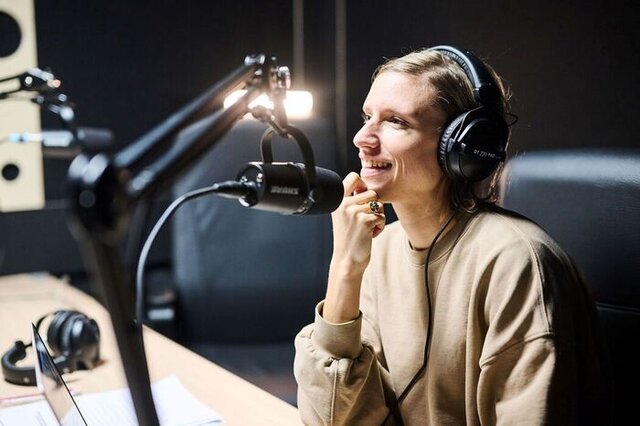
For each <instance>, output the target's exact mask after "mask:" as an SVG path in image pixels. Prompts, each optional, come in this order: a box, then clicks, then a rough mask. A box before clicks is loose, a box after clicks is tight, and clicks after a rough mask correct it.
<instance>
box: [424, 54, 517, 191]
mask: <svg viewBox="0 0 640 426" xmlns="http://www.w3.org/2000/svg"><path fill="white" fill-rule="evenodd" d="M428 50H434V51H437V52H440V53H442V54H443V55H446V56H448V57H449V58H451V59H453V60H454V61H455V62H456V63H457V64H458V65H459V66H460V67H461V68H462V69H463V70H464V72H465V74H466V75H467V77H468V79H469V81H470V82H471V85H472V87H473V97H474V99H475V101H476V107H474V108H472V109H471V110H468V111H465V112H463V113H462V114H460V115H459V116H457V117H455V118H454V119H453V120H452V121H451V122H450V123H449V124H448V125H447V126H446V127H445V129H444V131H443V132H442V135H441V137H440V142H439V145H438V163H439V164H440V167H441V168H442V170H443V172H444V173H445V175H446V176H447V177H449V178H450V179H453V180H456V181H471V182H475V181H479V180H482V179H485V178H487V177H489V176H490V175H491V174H492V173H493V172H494V171H495V170H496V168H497V167H498V165H499V164H500V163H501V162H503V161H504V159H505V157H506V154H505V150H506V146H507V141H508V139H509V131H508V127H509V126H508V125H507V123H506V121H505V119H504V117H503V116H502V115H501V114H500V113H499V112H498V111H500V106H501V105H500V104H501V102H502V96H501V92H500V87H499V86H498V84H497V82H496V81H495V79H494V78H493V76H492V75H491V73H490V72H489V69H488V68H487V66H486V65H485V64H484V62H482V60H480V59H479V58H478V57H477V56H475V55H474V54H473V53H472V52H471V51H469V50H462V49H457V48H455V47H452V46H444V45H443V46H435V47H432V48H429V49H428ZM512 124H513V123H512Z"/></svg>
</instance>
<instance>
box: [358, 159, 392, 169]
mask: <svg viewBox="0 0 640 426" xmlns="http://www.w3.org/2000/svg"><path fill="white" fill-rule="evenodd" d="M362 164H363V165H364V166H365V167H377V168H387V167H389V166H390V165H391V163H387V162H384V161H370V160H362Z"/></svg>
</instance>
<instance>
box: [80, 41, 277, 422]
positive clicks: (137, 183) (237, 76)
mask: <svg viewBox="0 0 640 426" xmlns="http://www.w3.org/2000/svg"><path fill="white" fill-rule="evenodd" d="M288 79H289V71H288V69H287V68H286V67H278V66H277V65H276V63H275V58H274V57H267V56H265V55H263V54H260V55H252V56H247V57H246V59H245V63H244V65H242V66H241V67H239V68H237V69H236V70H235V71H233V72H231V73H230V74H228V75H227V76H226V77H225V78H223V79H222V80H221V81H220V82H218V83H217V84H215V85H213V86H212V87H211V88H209V89H208V90H207V91H205V92H204V93H203V94H202V95H200V96H199V97H197V98H196V99H195V100H193V101H192V102H190V103H189V104H187V105H186V106H185V107H183V108H182V109H180V110H179V111H178V112H176V113H175V114H173V115H172V116H170V117H169V118H168V119H166V120H165V121H163V122H162V123H161V124H159V125H158V126H156V127H155V128H153V129H152V130H151V131H149V132H148V133H146V134H145V135H143V136H142V137H140V138H139V139H138V140H137V141H135V142H133V143H132V144H131V145H129V146H128V147H125V148H124V149H122V150H120V151H119V152H117V153H115V154H114V155H112V156H108V155H106V154H105V153H98V154H95V155H90V154H88V153H80V154H79V155H78V156H77V157H76V158H75V159H74V160H73V162H72V163H71V165H70V167H69V173H68V180H69V186H70V188H71V193H72V207H73V219H74V221H73V223H72V226H73V230H74V235H75V236H76V239H77V240H78V242H79V244H80V245H81V248H82V249H83V252H84V256H85V259H84V260H85V264H86V266H87V269H88V270H89V271H90V272H91V274H92V277H91V278H92V280H91V281H92V286H93V288H94V290H95V291H96V292H97V293H98V295H99V296H100V297H101V299H102V302H103V304H105V305H106V307H107V309H108V311H109V313H110V317H111V322H112V325H113V329H114V332H115V335H116V340H117V343H118V349H119V352H120V357H121V359H122V364H123V368H124V372H125V375H126V378H127V382H128V385H129V389H130V392H131V396H132V399H133V404H134V408H135V413H136V417H137V419H138V423H139V424H143V425H149V426H156V425H158V424H159V422H158V416H157V413H156V410H155V407H154V404H153V399H152V395H151V382H150V379H149V373H148V367H147V360H146V355H145V350H144V342H143V338H142V318H136V314H135V312H136V311H135V291H134V286H133V284H132V282H133V281H132V279H133V277H132V275H131V274H130V273H129V272H128V267H127V265H126V263H125V261H124V260H123V258H122V255H121V240H122V239H123V237H124V236H125V235H126V233H127V231H128V227H129V222H130V221H131V217H132V213H133V211H134V210H135V207H136V206H138V205H139V204H141V203H143V202H148V201H149V200H150V199H151V197H152V196H153V195H154V194H155V193H156V192H157V191H158V190H160V189H161V188H162V187H164V186H165V185H167V184H169V183H171V182H173V181H174V180H175V179H176V178H177V176H178V175H179V174H181V173H182V172H183V171H185V170H187V169H188V168H189V167H190V166H191V165H193V164H194V163H195V162H196V161H197V160H198V159H199V158H201V157H202V155H203V154H204V153H205V152H206V151H207V150H208V149H210V148H211V147H213V146H214V145H215V143H216V142H218V141H219V140H220V139H221V138H222V137H223V136H224V135H225V134H226V133H227V132H228V131H229V130H230V129H231V128H232V127H233V126H234V125H235V123H236V122H237V121H238V120H239V119H240V118H242V117H243V116H244V115H245V114H246V113H248V112H250V109H249V104H250V102H251V101H252V100H254V99H255V98H256V97H258V96H259V95H260V94H261V93H268V94H269V95H270V96H273V97H274V100H275V102H276V105H278V103H279V102H278V100H279V101H280V102H281V99H282V95H283V92H284V90H286V88H288ZM240 88H247V93H246V94H245V95H244V96H243V97H242V98H241V99H240V100H239V101H238V102H236V103H235V104H234V105H232V106H231V107H229V108H228V109H226V110H223V102H222V101H223V99H224V97H225V96H227V95H228V94H229V93H230V92H231V91H233V90H236V89H240ZM281 106H282V105H281V104H280V105H279V106H277V107H276V109H278V108H280V107H281ZM274 117H275V120H276V123H277V125H278V127H280V128H285V127H286V126H287V123H286V115H284V114H283V113H281V112H276V114H275V115H274ZM187 128H188V130H189V131H188V132H186V131H185V132H183V131H184V130H185V129H187ZM180 132H183V133H180ZM179 134H180V137H181V143H180V144H179V146H178V144H175V143H174V142H175V139H176V138H177V136H178V135H179Z"/></svg>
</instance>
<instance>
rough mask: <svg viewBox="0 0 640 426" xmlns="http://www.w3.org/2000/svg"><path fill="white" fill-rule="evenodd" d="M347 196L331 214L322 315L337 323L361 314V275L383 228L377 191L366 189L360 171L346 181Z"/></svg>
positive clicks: (383, 222)
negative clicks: (375, 205) (376, 207)
mask: <svg viewBox="0 0 640 426" xmlns="http://www.w3.org/2000/svg"><path fill="white" fill-rule="evenodd" d="M343 185H344V199H343V200H342V203H341V204H340V206H339V207H338V208H337V209H336V210H335V211H334V212H333V213H332V214H331V219H332V221H333V257H332V258H331V267H330V269H329V284H328V287H327V297H326V299H325V305H324V310H323V317H324V318H325V319H326V320H327V321H329V322H334V323H339V322H345V321H349V320H351V319H354V318H356V317H357V316H358V314H359V299H360V285H361V283H362V275H363V274H364V270H365V268H366V267H367V265H368V264H369V259H370V258H371V241H372V239H373V238H374V237H376V236H378V235H379V234H380V232H382V230H383V229H384V224H385V216H384V213H383V210H382V205H381V204H380V203H378V204H379V211H378V212H375V211H373V209H372V207H371V205H370V202H373V201H375V202H377V199H378V194H376V193H375V191H372V190H367V186H366V184H365V183H364V181H363V180H362V179H361V178H360V176H359V175H358V174H357V173H353V172H352V173H349V175H347V177H346V178H345V179H344V181H343Z"/></svg>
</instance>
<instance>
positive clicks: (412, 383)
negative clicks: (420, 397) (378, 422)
mask: <svg viewBox="0 0 640 426" xmlns="http://www.w3.org/2000/svg"><path fill="white" fill-rule="evenodd" d="M457 213H458V211H457V210H454V211H453V213H452V214H451V216H450V217H449V219H447V221H446V222H445V223H444V225H442V227H441V228H440V229H439V230H438V232H437V233H436V235H435V237H433V241H432V242H431V245H430V246H429V250H428V251H427V258H426V260H425V264H424V282H425V287H426V290H427V306H428V310H429V324H428V326H427V338H426V339H425V343H424V357H423V360H422V366H421V367H420V369H418V371H417V372H416V374H415V375H414V376H413V378H412V379H411V381H410V382H409V384H408V385H407V387H405V388H404V390H403V391H402V393H401V394H400V396H399V397H398V401H397V405H398V408H399V407H400V404H402V401H404V399H405V398H406V397H407V395H408V394H409V391H411V389H412V388H413V386H415V384H416V383H417V382H418V380H419V379H420V378H421V377H422V375H423V374H424V372H425V370H426V368H427V358H428V354H429V346H430V344H431V330H432V329H433V324H432V323H433V312H432V311H433V309H432V304H431V290H430V289H429V260H430V259H431V253H432V251H433V247H434V246H435V245H436V243H437V242H438V239H439V238H440V236H441V235H442V233H443V232H444V230H445V229H447V226H449V224H450V223H451V221H452V220H453V218H454V217H455V216H456V214H457ZM398 412H399V411H398ZM391 413H392V411H389V414H387V417H386V418H385V419H384V421H383V422H382V424H384V423H385V422H386V421H387V419H388V418H389V416H390V415H391Z"/></svg>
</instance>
